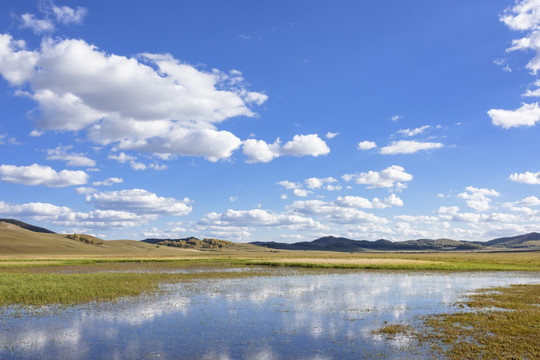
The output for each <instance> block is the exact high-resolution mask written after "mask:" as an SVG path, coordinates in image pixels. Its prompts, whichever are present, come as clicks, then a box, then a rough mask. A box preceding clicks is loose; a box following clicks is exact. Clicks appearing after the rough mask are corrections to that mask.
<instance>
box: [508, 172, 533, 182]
mask: <svg viewBox="0 0 540 360" xmlns="http://www.w3.org/2000/svg"><path fill="white" fill-rule="evenodd" d="M509 179H510V180H512V181H515V182H519V183H522V184H530V185H540V172H537V173H532V172H530V171H527V172H524V173H513V174H511V175H510V177H509Z"/></svg>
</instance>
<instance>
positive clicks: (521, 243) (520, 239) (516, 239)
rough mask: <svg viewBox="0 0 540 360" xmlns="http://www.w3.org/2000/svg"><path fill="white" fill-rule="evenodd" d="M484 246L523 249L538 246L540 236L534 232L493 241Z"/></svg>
mask: <svg viewBox="0 0 540 360" xmlns="http://www.w3.org/2000/svg"><path fill="white" fill-rule="evenodd" d="M484 244H485V245H486V246H492V247H504V248H523V247H532V246H540V234H539V233H536V232H532V233H528V234H525V235H518V236H512V237H503V238H499V239H493V240H490V241H487V242H485V243H484Z"/></svg>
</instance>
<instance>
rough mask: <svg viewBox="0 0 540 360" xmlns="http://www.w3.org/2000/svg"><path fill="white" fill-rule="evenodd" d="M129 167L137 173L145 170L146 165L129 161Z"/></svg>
mask: <svg viewBox="0 0 540 360" xmlns="http://www.w3.org/2000/svg"><path fill="white" fill-rule="evenodd" d="M129 166H131V168H132V169H133V170H135V171H138V170H146V165H145V164H143V163H141V162H137V161H133V160H131V161H130V162H129Z"/></svg>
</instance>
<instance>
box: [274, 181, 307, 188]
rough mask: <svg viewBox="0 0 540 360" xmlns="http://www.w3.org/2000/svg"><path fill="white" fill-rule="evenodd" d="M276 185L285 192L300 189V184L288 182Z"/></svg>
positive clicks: (280, 182)
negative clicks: (285, 190) (281, 187)
mask: <svg viewBox="0 0 540 360" xmlns="http://www.w3.org/2000/svg"><path fill="white" fill-rule="evenodd" d="M277 184H278V185H281V186H283V187H284V188H285V189H287V190H294V189H300V188H301V187H302V184H299V183H295V182H292V181H288V180H282V181H279V182H278V183H277Z"/></svg>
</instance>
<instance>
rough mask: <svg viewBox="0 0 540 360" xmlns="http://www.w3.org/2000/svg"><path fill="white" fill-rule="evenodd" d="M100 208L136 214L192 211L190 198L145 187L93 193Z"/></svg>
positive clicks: (186, 212) (174, 213)
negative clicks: (181, 198) (164, 193)
mask: <svg viewBox="0 0 540 360" xmlns="http://www.w3.org/2000/svg"><path fill="white" fill-rule="evenodd" d="M91 199H92V201H93V202H94V203H95V205H96V207H97V208H98V209H102V210H119V211H128V212H132V213H135V214H159V215H186V214H189V213H190V212H191V206H189V205H188V204H189V203H190V202H191V200H189V199H188V198H185V199H183V200H177V199H175V198H165V197H161V196H157V195H156V194H154V193H151V192H149V191H146V190H143V189H132V190H120V191H107V192H100V193H96V194H92V195H91Z"/></svg>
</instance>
